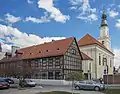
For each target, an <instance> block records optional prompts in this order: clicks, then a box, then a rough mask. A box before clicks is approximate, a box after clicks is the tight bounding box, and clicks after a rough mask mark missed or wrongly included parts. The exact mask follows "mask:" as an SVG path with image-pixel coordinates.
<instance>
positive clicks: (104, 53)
mask: <svg viewBox="0 0 120 94" xmlns="http://www.w3.org/2000/svg"><path fill="white" fill-rule="evenodd" d="M99 54H100V55H101V65H99ZM103 56H104V57H106V58H107V65H108V70H109V71H108V74H112V73H113V65H114V56H113V55H112V54H111V53H109V52H108V51H106V50H104V49H103V48H101V47H99V46H97V77H98V78H100V77H103V75H104V70H105V69H107V67H106V64H104V65H103ZM110 60H111V63H112V64H111V66H110Z"/></svg>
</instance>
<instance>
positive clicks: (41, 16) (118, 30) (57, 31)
mask: <svg viewBox="0 0 120 94" xmlns="http://www.w3.org/2000/svg"><path fill="white" fill-rule="evenodd" d="M103 10H105V11H106V13H107V16H108V18H107V20H108V25H109V32H110V36H111V39H112V47H113V49H114V51H115V53H116V57H117V58H119V57H120V54H118V53H117V52H120V42H119V41H118V40H120V37H119V34H120V0H0V42H1V43H2V45H3V48H4V49H5V50H6V49H10V45H17V46H21V47H23V46H29V45H33V44H38V42H39V43H43V42H44V41H50V40H52V39H56V40H57V39H62V38H65V37H71V36H75V37H76V38H77V40H79V39H80V38H81V37H83V36H84V35H85V34H86V33H89V34H91V35H92V36H94V37H95V38H98V37H99V33H100V31H99V26H100V23H101V14H102V11H103ZM23 41H24V43H23ZM117 60H119V59H117Z"/></svg>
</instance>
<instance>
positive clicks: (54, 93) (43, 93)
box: [37, 91, 76, 94]
mask: <svg viewBox="0 0 120 94" xmlns="http://www.w3.org/2000/svg"><path fill="white" fill-rule="evenodd" d="M37 94H72V93H70V92H65V91H52V92H40V93H37ZM73 94H76V93H73Z"/></svg>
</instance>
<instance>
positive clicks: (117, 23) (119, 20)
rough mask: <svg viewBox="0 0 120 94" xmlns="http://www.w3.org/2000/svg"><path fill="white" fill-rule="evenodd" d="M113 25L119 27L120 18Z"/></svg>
mask: <svg viewBox="0 0 120 94" xmlns="http://www.w3.org/2000/svg"><path fill="white" fill-rule="evenodd" d="M115 27H116V28H118V29H120V19H118V20H117V22H116V24H115Z"/></svg>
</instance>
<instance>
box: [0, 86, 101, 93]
mask: <svg viewBox="0 0 120 94" xmlns="http://www.w3.org/2000/svg"><path fill="white" fill-rule="evenodd" d="M48 91H67V92H71V91H72V90H71V87H61V86H58V87H55V86H44V87H41V86H36V87H33V88H27V89H23V90H19V89H17V88H10V89H5V90H0V94H36V93H38V92H48ZM74 93H80V94H103V93H101V92H96V91H84V90H74Z"/></svg>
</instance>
